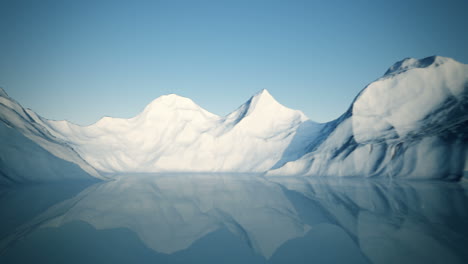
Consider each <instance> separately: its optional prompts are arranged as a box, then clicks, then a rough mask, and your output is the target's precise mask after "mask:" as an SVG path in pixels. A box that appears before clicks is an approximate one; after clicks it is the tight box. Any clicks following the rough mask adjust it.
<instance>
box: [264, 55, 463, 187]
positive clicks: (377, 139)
mask: <svg viewBox="0 0 468 264" xmlns="http://www.w3.org/2000/svg"><path fill="white" fill-rule="evenodd" d="M467 109H468V65H465V64H461V63H458V62H456V61H454V60H452V59H449V58H443V57H428V58H425V59H422V60H417V59H405V60H403V61H401V62H398V63H396V64H395V65H394V66H392V67H391V68H390V69H389V70H388V71H387V73H386V74H385V75H384V76H383V77H382V78H380V79H378V80H377V81H375V82H373V83H371V84H369V85H368V86H367V87H366V88H365V89H364V90H363V91H361V93H360V94H359V95H358V97H357V98H356V99H355V101H354V102H353V104H352V105H351V108H350V110H349V111H348V112H347V113H345V114H344V115H343V116H342V117H341V118H340V119H338V120H335V121H332V122H330V123H329V124H327V125H325V127H327V126H329V127H333V129H331V130H330V131H327V132H324V133H322V136H323V137H326V139H325V140H324V141H323V142H322V143H321V144H319V145H318V146H315V148H314V149H313V150H312V151H311V152H309V153H308V154H306V155H304V156H303V157H302V158H300V159H298V160H296V161H292V162H289V163H287V164H285V165H284V166H283V167H282V168H278V169H276V170H271V171H269V172H268V175H316V176H317V175H318V176H354V177H363V176H364V177H372V176H386V177H395V178H425V179H428V178H430V179H449V180H454V179H459V178H460V177H461V176H462V174H463V167H464V163H465V159H466V154H467V153H466V150H467V149H468V148H467V139H466V134H467V133H468V131H467V127H468V111H467ZM323 134H326V135H323Z"/></svg>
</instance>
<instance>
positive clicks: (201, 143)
mask: <svg viewBox="0 0 468 264" xmlns="http://www.w3.org/2000/svg"><path fill="white" fill-rule="evenodd" d="M36 121H37V122H40V123H41V124H43V125H44V126H46V127H47V128H48V130H49V131H51V133H52V134H53V135H54V136H56V137H58V138H61V139H62V140H64V141H67V142H68V143H69V144H71V145H72V146H73V147H74V149H76V151H77V152H78V153H79V154H80V155H81V156H82V157H83V158H84V159H85V160H86V161H88V162H89V163H90V164H91V165H92V166H94V167H95V168H96V169H97V170H99V171H102V172H106V173H122V172H161V171H170V172H194V171H195V172H252V173H260V172H265V171H266V170H268V169H270V168H271V167H273V166H275V165H276V164H280V165H282V164H284V163H285V162H287V161H290V160H294V159H297V158H298V157H300V155H301V154H304V153H305V149H304V145H306V144H305V143H304V142H307V141H310V139H311V138H312V137H314V135H315V133H316V132H318V130H319V129H317V127H320V125H319V124H316V123H314V122H312V121H310V120H308V119H307V117H306V116H305V115H304V114H303V113H302V112H300V111H297V110H291V109H289V108H286V107H284V106H282V105H281V104H279V103H278V102H277V101H276V100H275V99H274V98H273V97H272V96H271V95H270V94H269V93H268V91H267V90H262V91H261V92H259V93H258V94H256V95H254V96H253V97H251V98H250V99H249V100H248V101H247V102H246V103H245V104H243V105H242V106H241V107H239V108H238V109H237V110H236V111H234V112H232V113H231V114H229V115H227V116H225V117H220V116H217V115H214V114H212V113H209V112H208V111H206V110H204V109H202V108H201V107H200V106H198V105H197V104H195V103H194V102H193V101H192V100H190V99H188V98H184V97H181V96H178V95H175V94H170V95H165V96H161V97H159V98H157V99H156V100H154V101H153V102H151V103H150V104H149V105H148V106H147V107H146V108H145V109H144V110H143V112H141V113H140V114H139V115H137V116H135V117H133V118H130V119H120V118H110V117H104V118H102V119H101V120H99V121H98V122H97V123H95V124H93V125H90V126H86V127H81V126H77V125H74V124H72V123H69V122H67V121H51V120H46V119H42V118H37V119H36ZM314 131H315V132H314ZM293 139H294V142H293ZM292 142H293V144H295V145H296V146H297V147H294V148H293V149H288V146H290V143H292ZM301 148H302V150H301ZM301 151H302V152H301Z"/></svg>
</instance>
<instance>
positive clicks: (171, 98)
mask: <svg viewBox="0 0 468 264" xmlns="http://www.w3.org/2000/svg"><path fill="white" fill-rule="evenodd" d="M161 105H163V106H165V107H167V108H172V109H175V110H176V109H199V108H200V106H198V105H197V104H196V103H195V102H194V101H192V99H190V98H187V97H183V96H180V95H177V94H167V95H162V96H160V97H158V98H156V99H155V100H153V101H152V102H151V103H149V104H148V105H147V106H146V107H145V110H143V111H144V112H148V111H151V110H152V109H154V108H156V107H159V106H161Z"/></svg>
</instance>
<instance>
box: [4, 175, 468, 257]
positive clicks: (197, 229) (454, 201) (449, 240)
mask: <svg viewBox="0 0 468 264" xmlns="http://www.w3.org/2000/svg"><path fill="white" fill-rule="evenodd" d="M129 176H130V175H126V176H122V177H118V178H116V179H115V181H111V182H105V183H99V184H95V185H93V186H90V187H88V188H87V189H85V190H83V191H82V192H81V193H79V194H77V195H75V196H74V197H73V198H69V199H67V200H64V201H62V202H59V203H56V204H55V205H53V206H51V207H50V208H48V209H47V210H44V211H43V212H42V213H41V214H39V215H38V216H36V217H34V218H32V219H30V220H29V221H26V223H25V224H23V225H21V226H19V227H16V228H14V229H11V230H10V231H9V232H7V234H5V235H4V236H3V237H2V238H1V242H0V245H1V248H2V251H3V252H8V251H9V250H11V248H15V245H16V244H18V243H19V244H21V243H26V242H21V240H25V241H28V237H29V236H31V235H33V234H34V233H35V232H37V231H38V230H55V229H57V228H60V227H62V226H65V225H67V224H69V223H73V222H77V221H81V222H85V223H88V224H89V225H91V226H92V227H94V228H95V229H96V230H119V229H121V228H125V229H128V230H130V231H131V232H133V233H134V234H135V235H136V236H137V237H138V239H140V240H141V241H142V243H143V244H144V245H146V247H148V248H150V249H152V250H154V251H155V252H159V253H164V254H169V256H170V255H172V254H176V253H178V252H182V251H184V250H188V249H190V248H192V247H193V245H194V244H196V243H197V241H200V240H203V238H204V237H207V236H209V235H210V234H213V233H214V232H216V231H218V230H222V229H227V230H229V232H230V233H231V234H233V235H234V236H235V237H237V238H238V239H239V240H240V241H243V243H245V244H246V245H248V246H249V247H250V248H251V250H253V251H254V252H256V254H258V255H261V256H263V257H264V258H265V259H266V260H268V261H272V262H275V261H277V260H278V259H285V258H286V259H287V258H288V257H287V256H288V254H305V255H307V254H306V252H309V251H310V252H311V253H314V254H313V255H314V256H315V258H317V261H318V259H323V257H326V256H328V257H330V256H333V255H336V254H337V251H338V252H341V253H340V254H343V255H344V256H348V257H349V259H350V260H351V259H354V261H355V262H357V263H366V259H368V260H370V261H371V262H372V263H395V262H412V263H421V262H424V261H435V262H444V263H464V262H466V261H467V260H468V254H467V253H466V250H465V248H464V245H466V243H468V241H467V237H468V228H467V225H466V219H468V213H467V211H466V204H467V203H468V197H467V191H466V190H468V186H467V185H466V183H443V182H384V181H376V180H362V179H361V180H353V179H341V180H336V179H334V180H329V179H327V178H304V177H302V178H296V177H287V178H285V177H272V178H268V179H265V178H260V177H256V176H245V175H131V176H132V177H129ZM8 197H9V198H8V199H12V198H11V197H12V196H11V195H10V196H8ZM1 204H8V201H2V200H0V205H1ZM0 209H1V208H0ZM96 232H99V231H96ZM62 237H64V239H70V238H67V236H66V234H65V235H62ZM212 243H216V241H215V242H212ZM74 245H75V244H74ZM292 245H294V246H292ZM326 245H335V246H332V247H327V246H326ZM336 245H340V248H339V249H338V248H336ZM208 247H209V245H208ZM76 250H79V249H76ZM294 250H295V251H294ZM208 252H209V251H208ZM292 252H295V253H292ZM128 254H132V253H131V252H129V253H128ZM201 254H202V253H201ZM204 254H206V253H204ZM289 257H292V255H291V256H289ZM353 257H354V258H353ZM0 260H1V254H0ZM308 260H309V261H314V259H308ZM335 260H336V259H335ZM351 262H353V261H351Z"/></svg>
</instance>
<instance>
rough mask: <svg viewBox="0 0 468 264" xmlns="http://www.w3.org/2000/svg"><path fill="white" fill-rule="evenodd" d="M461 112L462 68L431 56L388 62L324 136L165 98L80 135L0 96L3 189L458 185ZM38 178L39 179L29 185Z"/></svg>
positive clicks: (271, 103)
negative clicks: (355, 181)
mask: <svg viewBox="0 0 468 264" xmlns="http://www.w3.org/2000/svg"><path fill="white" fill-rule="evenodd" d="M467 109H468V65H464V64H461V63H458V62H456V61H454V60H452V59H449V58H444V57H436V56H434V57H428V58H425V59H421V60H417V59H405V60H402V61H400V62H397V63H396V64H395V65H393V66H392V67H390V68H389V69H388V71H387V72H386V73H385V74H384V76H383V77H381V78H380V79H378V80H376V81H375V82H373V83H371V84H369V85H368V86H367V87H366V88H364V89H363V90H362V91H361V92H360V93H359V95H358V96H357V97H356V99H355V100H354V102H353V103H352V105H351V107H350V108H349V109H348V111H346V113H344V114H343V115H342V116H341V117H339V118H338V119H336V120H334V121H331V122H329V123H325V124H317V123H315V122H312V121H311V120H309V119H308V118H307V117H306V116H305V115H304V114H303V113H302V112H300V111H297V110H292V109H289V108H286V107H284V106H283V105H281V104H279V103H278V102H277V101H276V100H275V99H274V98H273V97H272V96H271V95H270V93H269V92H268V91H266V90H262V91H260V92H259V93H258V94H255V95H254V96H252V97H251V98H250V99H249V100H248V101H247V102H246V103H244V104H243V105H241V106H240V107H239V108H238V109H237V110H235V111H234V112H232V113H231V114H229V115H227V116H224V117H221V116H217V115H215V114H212V113H209V112H208V111H206V110H204V109H203V108H201V107H200V106H198V105H197V104H195V103H194V102H193V101H192V100H190V99H188V98H184V97H181V96H178V95H175V94H170V95H165V96H161V97H159V98H157V99H156V100H154V101H153V102H151V103H150V104H149V105H148V106H146V108H145V109H144V110H143V111H142V112H141V113H140V114H139V115H137V116H135V117H133V118H130V119H121V118H111V117H104V118H102V119H101V120H99V121H98V122H96V123H95V124H92V125H90V126H85V127H83V126H78V125H75V124H72V123H70V122H67V121H53V120H48V119H45V118H42V117H40V116H38V115H37V114H35V113H34V112H33V111H31V110H25V109H23V108H22V107H21V106H20V105H19V104H18V103H16V102H15V101H14V100H12V99H11V98H10V97H8V95H7V94H6V93H5V92H4V91H3V90H1V91H0V120H1V121H2V122H1V123H0V133H1V140H2V143H3V145H4V146H5V147H3V148H2V149H1V150H0V155H1V156H0V157H1V159H0V162H1V165H2V167H1V170H0V172H1V175H2V177H1V179H0V181H2V182H16V181H18V182H22V181H31V180H39V181H40V180H46V179H49V178H54V179H55V178H61V177H65V176H64V175H67V176H66V177H74V178H76V177H78V178H80V177H82V176H78V174H80V175H81V173H84V174H86V175H88V174H89V175H92V176H94V177H98V178H99V177H101V176H100V174H103V173H133V172H242V173H264V172H267V174H268V175H319V176H355V177H373V176H386V177H396V178H424V179H435V178H437V179H447V180H456V179H459V178H460V177H461V176H462V175H463V170H464V168H465V166H466V165H465V162H466V160H467V156H466V154H467V153H466V150H467V142H468V111H467ZM23 163H25V164H27V165H26V166H23V165H22V164H23ZM52 163H53V164H56V165H54V166H52V165H51V164H52ZM60 163H63V164H60ZM36 167H37V168H39V169H38V171H37V173H39V172H41V173H42V174H41V173H39V174H40V175H39V174H38V175H32V173H31V172H33V171H34V170H33V168H36ZM72 168H73V169H72ZM34 172H35V173H36V171H34ZM65 172H66V173H65ZM73 175H74V176H73ZM33 178H34V179H33Z"/></svg>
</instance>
